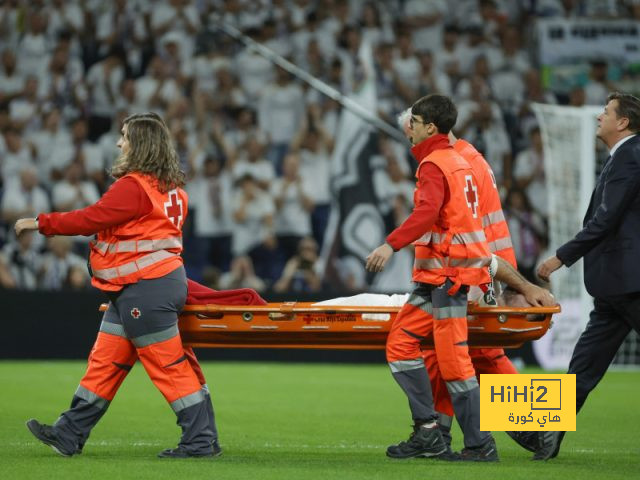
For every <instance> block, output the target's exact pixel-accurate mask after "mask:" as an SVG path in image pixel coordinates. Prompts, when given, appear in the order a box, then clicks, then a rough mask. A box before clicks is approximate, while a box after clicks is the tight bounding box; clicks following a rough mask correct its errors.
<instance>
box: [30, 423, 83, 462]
mask: <svg viewBox="0 0 640 480" xmlns="http://www.w3.org/2000/svg"><path fill="white" fill-rule="evenodd" d="M27 428H28V429H29V431H30V432H31V433H32V434H33V436H34V437H36V438H37V439H38V440H40V441H41V442H42V443H44V444H45V445H48V446H50V447H51V448H52V449H53V451H54V452H56V453H57V454H58V455H62V456H63V457H70V456H71V455H73V454H74V453H75V450H69V449H68V448H65V447H64V446H63V445H62V442H61V441H60V439H59V438H58V437H57V436H56V434H55V432H54V430H53V427H51V426H50V425H43V424H42V423H40V422H38V421H37V420H36V419H35V418H32V419H31V420H29V421H27Z"/></svg>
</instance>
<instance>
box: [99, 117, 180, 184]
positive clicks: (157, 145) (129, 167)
mask: <svg viewBox="0 0 640 480" xmlns="http://www.w3.org/2000/svg"><path fill="white" fill-rule="evenodd" d="M125 126H126V127H127V128H126V132H125V133H126V139H127V140H128V141H129V151H128V152H127V153H121V154H120V156H119V157H118V158H117V160H116V161H115V163H114V165H113V167H112V168H111V175H113V176H114V177H115V178H120V177H122V176H124V175H126V174H128V173H131V172H137V173H141V174H143V175H149V176H151V177H153V178H154V179H155V180H156V181H157V182H158V189H159V190H160V191H161V192H168V191H169V190H173V189H174V188H177V187H182V186H184V184H185V175H184V172H183V171H182V170H180V162H179V160H178V155H177V154H176V151H175V149H174V148H173V144H172V143H171V136H170V134H169V131H168V129H167V126H166V124H165V123H164V122H163V121H162V118H160V117H159V116H158V115H156V114H152V113H148V114H134V115H131V116H129V117H127V118H125V120H124V122H123V128H124V127H125Z"/></svg>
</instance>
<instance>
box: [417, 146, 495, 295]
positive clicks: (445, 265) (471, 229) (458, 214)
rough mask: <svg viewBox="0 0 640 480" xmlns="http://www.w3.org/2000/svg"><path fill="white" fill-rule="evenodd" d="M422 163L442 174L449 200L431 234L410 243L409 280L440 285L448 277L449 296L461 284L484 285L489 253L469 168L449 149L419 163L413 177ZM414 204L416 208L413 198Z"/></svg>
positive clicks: (489, 257)
mask: <svg viewBox="0 0 640 480" xmlns="http://www.w3.org/2000/svg"><path fill="white" fill-rule="evenodd" d="M425 162H432V163H434V164H435V165H436V166H437V167H438V168H439V169H440V170H441V171H442V173H443V175H444V178H445V181H446V182H447V186H448V188H449V201H448V202H447V203H445V204H444V205H443V206H442V208H441V210H440V216H439V218H438V220H437V221H436V223H435V224H434V225H433V227H432V228H431V231H429V232H427V233H425V234H424V235H423V236H422V237H421V238H419V239H418V240H416V241H415V242H414V245H415V263H414V268H413V280H414V281H415V282H422V283H429V284H432V285H441V284H442V283H444V282H445V281H446V279H447V278H449V279H451V280H452V281H453V282H454V284H455V285H454V288H452V289H451V292H450V294H453V293H455V291H457V289H458V288H459V286H460V285H461V284H462V285H481V284H484V283H488V282H489V281H490V277H489V270H488V268H487V267H488V265H489V263H490V262H491V253H490V252H489V247H488V245H487V242H486V237H485V234H484V230H483V229H482V217H481V214H480V209H479V203H480V201H479V192H478V182H477V180H476V179H475V176H474V174H473V170H472V168H471V166H470V165H469V163H468V162H467V161H466V160H464V159H463V158H462V157H461V156H460V155H459V154H458V153H456V152H455V151H454V150H453V149H447V150H435V151H433V152H432V153H430V154H429V155H427V156H426V157H425V158H423V159H422V160H421V161H420V165H418V169H417V171H416V178H419V172H420V167H421V166H422V165H423V164H424V163H425ZM414 201H415V202H416V207H417V206H418V204H417V202H418V201H419V199H418V198H417V195H416V198H414Z"/></svg>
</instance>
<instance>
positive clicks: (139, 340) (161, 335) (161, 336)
mask: <svg viewBox="0 0 640 480" xmlns="http://www.w3.org/2000/svg"><path fill="white" fill-rule="evenodd" d="M176 335H178V326H177V325H174V326H172V327H169V328H167V329H166V330H162V331H160V332H155V333H148V334H146V335H141V336H139V337H136V338H132V339H131V341H132V342H133V344H134V345H135V346H136V347H137V348H142V347H146V346H148V345H153V344H154V343H160V342H164V341H165V340H169V339H170V338H173V337H175V336H176Z"/></svg>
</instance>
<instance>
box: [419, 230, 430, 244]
mask: <svg viewBox="0 0 640 480" xmlns="http://www.w3.org/2000/svg"><path fill="white" fill-rule="evenodd" d="M416 242H418V243H431V232H427V233H425V234H424V235H422V236H421V237H420V238H419V239H418V240H416Z"/></svg>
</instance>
